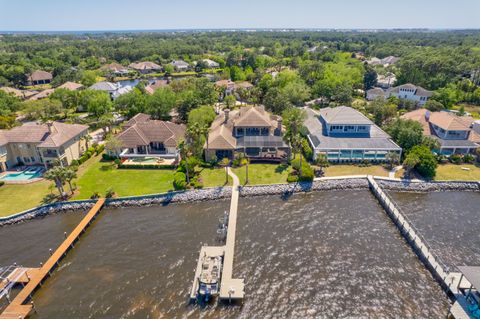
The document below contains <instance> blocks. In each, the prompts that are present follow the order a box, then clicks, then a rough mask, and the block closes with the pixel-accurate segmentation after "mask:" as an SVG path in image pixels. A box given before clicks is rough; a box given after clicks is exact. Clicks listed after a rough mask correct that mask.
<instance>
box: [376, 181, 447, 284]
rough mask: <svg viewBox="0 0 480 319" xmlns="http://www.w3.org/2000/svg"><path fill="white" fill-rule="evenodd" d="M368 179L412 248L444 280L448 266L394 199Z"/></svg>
mask: <svg viewBox="0 0 480 319" xmlns="http://www.w3.org/2000/svg"><path fill="white" fill-rule="evenodd" d="M369 181H370V186H371V189H372V191H373V192H374V194H375V195H376V196H377V197H378V198H379V199H380V201H381V203H382V204H383V205H384V208H385V209H386V211H387V212H388V213H389V215H390V216H391V217H392V219H393V221H394V222H395V224H396V225H397V226H398V227H399V229H400V231H401V232H402V233H403V234H404V237H405V238H406V239H407V241H409V242H410V244H411V245H412V246H413V247H414V248H417V249H418V250H419V253H420V255H421V257H423V258H424V259H425V260H426V262H427V263H428V264H429V265H430V266H431V267H432V269H433V270H434V271H435V272H436V274H437V275H438V276H439V277H440V279H442V281H443V282H445V281H446V278H447V276H448V273H449V267H448V266H447V265H446V264H445V263H444V262H443V261H442V260H441V259H440V257H439V256H438V255H437V254H436V253H435V252H434V250H433V249H432V247H431V246H430V245H429V244H428V242H427V240H426V239H425V237H423V235H422V233H421V232H420V230H418V229H417V227H415V225H414V223H413V222H412V221H411V220H410V219H409V218H408V216H407V215H406V214H405V213H404V212H403V211H402V210H401V209H400V206H399V205H398V204H397V203H395V201H394V200H393V199H392V198H391V197H390V196H388V195H387V194H386V192H385V191H383V190H382V189H381V188H380V186H378V184H377V183H376V182H375V181H374V180H373V179H372V178H371V177H369Z"/></svg>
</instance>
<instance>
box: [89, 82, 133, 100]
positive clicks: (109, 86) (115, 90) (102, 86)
mask: <svg viewBox="0 0 480 319" xmlns="http://www.w3.org/2000/svg"><path fill="white" fill-rule="evenodd" d="M89 89H90V90H97V91H104V92H107V93H108V94H110V97H111V98H112V99H116V98H117V97H119V96H120V95H122V94H125V93H128V92H131V91H132V90H133V88H132V87H131V86H129V85H126V86H121V85H120V84H119V83H112V82H107V81H102V82H97V83H95V84H94V85H92V86H90V87H89Z"/></svg>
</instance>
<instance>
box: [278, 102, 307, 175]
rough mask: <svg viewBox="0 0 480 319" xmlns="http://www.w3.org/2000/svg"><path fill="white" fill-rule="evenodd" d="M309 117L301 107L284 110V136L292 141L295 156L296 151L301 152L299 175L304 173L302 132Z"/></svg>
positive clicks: (294, 156) (294, 155)
mask: <svg viewBox="0 0 480 319" xmlns="http://www.w3.org/2000/svg"><path fill="white" fill-rule="evenodd" d="M306 118H307V113H306V112H305V111H304V110H302V109H299V108H296V107H294V108H289V109H287V110H285V112H283V121H284V123H285V127H286V131H285V134H284V138H285V139H286V140H287V141H288V142H289V143H290V145H291V146H292V149H293V158H296V153H299V154H300V167H299V176H301V175H302V159H303V156H302V153H301V152H302V135H301V132H303V131H304V130H305V127H304V125H303V123H304V122H305V120H306Z"/></svg>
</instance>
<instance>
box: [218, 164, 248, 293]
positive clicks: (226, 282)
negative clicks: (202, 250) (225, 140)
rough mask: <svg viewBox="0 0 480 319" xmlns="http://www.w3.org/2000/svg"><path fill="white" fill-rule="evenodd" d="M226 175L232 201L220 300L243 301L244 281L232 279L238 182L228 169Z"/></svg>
mask: <svg viewBox="0 0 480 319" xmlns="http://www.w3.org/2000/svg"><path fill="white" fill-rule="evenodd" d="M227 169H228V175H229V176H230V177H232V179H233V186H232V199H231V201H230V213H229V214H228V228H227V240H226V243H225V255H224V257H223V270H222V281H221V282H220V299H224V300H234V299H237V300H238V299H243V296H244V287H245V284H244V281H243V279H233V278H232V276H233V257H234V255H235V235H236V229H237V212H238V197H239V196H240V194H239V193H240V192H239V190H238V187H239V186H240V182H239V180H238V177H237V175H235V174H234V173H233V172H232V170H231V169H230V167H228V168H227Z"/></svg>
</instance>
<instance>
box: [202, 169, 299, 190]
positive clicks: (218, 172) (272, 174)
mask: <svg viewBox="0 0 480 319" xmlns="http://www.w3.org/2000/svg"><path fill="white" fill-rule="evenodd" d="M290 169H291V168H290V167H284V166H282V165H276V164H250V165H248V177H249V183H248V184H249V185H258V184H278V183H286V182H287V176H288V173H289V172H290ZM233 172H234V173H235V174H237V176H238V178H239V179H240V185H245V176H246V168H245V166H242V167H237V168H234V169H233ZM200 177H201V178H202V180H203V184H204V186H205V187H215V186H223V185H225V169H224V168H205V169H202V171H201V172H200ZM229 185H232V179H231V178H230V177H229Z"/></svg>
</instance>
